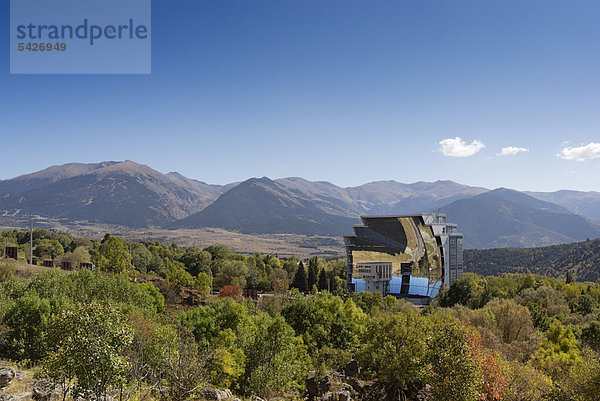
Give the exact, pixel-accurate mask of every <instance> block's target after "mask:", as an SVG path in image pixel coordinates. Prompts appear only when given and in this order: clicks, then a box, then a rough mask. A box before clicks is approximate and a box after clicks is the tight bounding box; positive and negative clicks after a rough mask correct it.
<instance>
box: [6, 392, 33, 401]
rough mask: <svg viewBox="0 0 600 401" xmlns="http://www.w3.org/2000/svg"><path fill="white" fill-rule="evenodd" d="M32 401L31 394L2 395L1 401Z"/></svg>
mask: <svg viewBox="0 0 600 401" xmlns="http://www.w3.org/2000/svg"><path fill="white" fill-rule="evenodd" d="M30 399H31V393H19V394H0V401H25V400H30Z"/></svg>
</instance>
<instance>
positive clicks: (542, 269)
mask: <svg viewBox="0 0 600 401" xmlns="http://www.w3.org/2000/svg"><path fill="white" fill-rule="evenodd" d="M464 263H465V270H466V271H469V272H473V273H477V274H482V275H496V276H497V275H500V274H503V273H528V272H531V273H535V274H543V275H545V276H548V277H558V278H566V277H567V273H571V274H572V275H573V277H574V279H576V280H578V281H597V280H598V279H600V239H596V240H588V241H584V242H576V243H572V244H564V245H553V246H546V247H540V248H497V249H470V250H465V253H464Z"/></svg>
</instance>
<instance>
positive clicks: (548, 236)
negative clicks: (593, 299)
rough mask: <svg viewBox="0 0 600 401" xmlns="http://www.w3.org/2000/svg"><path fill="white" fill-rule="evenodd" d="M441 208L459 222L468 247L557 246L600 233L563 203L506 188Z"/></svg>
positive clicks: (597, 228) (449, 218)
mask: <svg viewBox="0 0 600 401" xmlns="http://www.w3.org/2000/svg"><path fill="white" fill-rule="evenodd" d="M441 211H442V212H444V213H446V214H447V215H448V220H449V221H451V222H453V223H457V224H458V227H459V231H461V232H462V233H463V234H464V243H465V247H467V248H500V247H529V246H542V245H554V244H562V243H566V242H576V241H581V240H584V239H587V238H596V237H597V236H599V235H600V229H599V227H598V225H596V224H593V223H591V222H590V221H588V220H586V219H585V218H583V217H581V216H578V215H575V214H572V213H571V212H569V211H568V210H567V209H565V208H563V207H562V206H559V205H555V204H553V203H550V202H544V201H541V200H539V199H535V198H533V197H531V196H529V195H526V194H524V193H521V192H518V191H514V190H510V189H506V188H499V189H496V190H493V191H489V192H486V193H483V194H481V195H477V196H474V197H472V198H469V199H462V200H458V201H456V202H453V203H451V204H449V205H447V206H445V207H443V208H441Z"/></svg>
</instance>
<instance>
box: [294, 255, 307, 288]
mask: <svg viewBox="0 0 600 401" xmlns="http://www.w3.org/2000/svg"><path fill="white" fill-rule="evenodd" d="M292 287H293V288H297V289H299V290H300V291H301V292H307V291H308V280H307V279H306V269H305V268H304V263H302V262H300V263H299V264H298V269H297V270H296V274H295V275H294V280H293V281H292Z"/></svg>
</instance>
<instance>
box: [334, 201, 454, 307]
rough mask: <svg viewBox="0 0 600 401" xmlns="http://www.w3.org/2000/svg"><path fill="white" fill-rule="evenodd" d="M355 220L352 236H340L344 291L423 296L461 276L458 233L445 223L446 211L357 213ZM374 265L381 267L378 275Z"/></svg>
mask: <svg viewBox="0 0 600 401" xmlns="http://www.w3.org/2000/svg"><path fill="white" fill-rule="evenodd" d="M361 220H362V222H363V224H362V225H357V226H354V227H353V229H354V235H351V236H346V237H344V242H345V244H346V257H347V282H346V285H347V288H348V290H349V291H351V292H360V291H369V292H375V291H379V292H381V293H382V294H384V295H388V294H389V295H394V296H397V297H403V298H409V299H411V300H415V299H420V298H422V299H425V300H427V299H431V298H433V297H434V296H435V295H437V292H438V291H439V290H440V289H441V288H443V287H444V286H448V285H450V284H451V283H452V282H453V281H455V280H457V279H460V278H462V275H463V258H462V250H463V245H462V243H463V238H462V234H460V233H459V232H458V229H457V226H456V224H450V223H447V221H446V215H444V214H441V213H431V214H419V215H403V216H363V217H361ZM377 266H380V267H381V266H385V269H384V270H382V271H385V272H386V274H382V275H381V278H380V277H379V275H378V273H377V270H376V269H377ZM373 269H375V270H373ZM388 271H389V272H390V273H391V274H387V272H388ZM377 287H379V288H377Z"/></svg>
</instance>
